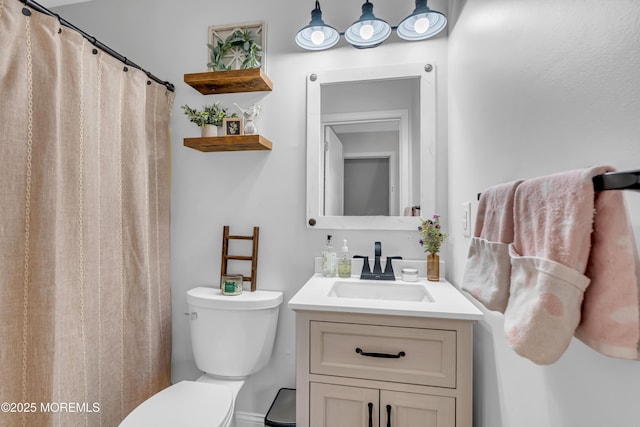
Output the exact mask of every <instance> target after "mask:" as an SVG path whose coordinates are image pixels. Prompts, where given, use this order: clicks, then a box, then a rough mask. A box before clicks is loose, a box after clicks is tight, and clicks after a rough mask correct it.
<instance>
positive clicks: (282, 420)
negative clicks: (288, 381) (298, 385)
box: [264, 388, 296, 427]
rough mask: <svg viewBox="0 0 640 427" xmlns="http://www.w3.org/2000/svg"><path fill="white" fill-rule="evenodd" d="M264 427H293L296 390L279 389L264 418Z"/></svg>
mask: <svg viewBox="0 0 640 427" xmlns="http://www.w3.org/2000/svg"><path fill="white" fill-rule="evenodd" d="M264 425H265V426H271V427H295V425H296V389H295V388H281V389H280V390H278V394H276V398H275V399H274V400H273V403H272V404H271V407H270V408H269V412H267V415H265V417H264Z"/></svg>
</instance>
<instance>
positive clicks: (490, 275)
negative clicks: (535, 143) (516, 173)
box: [462, 181, 522, 313]
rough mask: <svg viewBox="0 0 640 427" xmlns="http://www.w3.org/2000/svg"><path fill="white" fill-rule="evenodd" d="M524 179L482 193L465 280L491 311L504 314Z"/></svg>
mask: <svg viewBox="0 0 640 427" xmlns="http://www.w3.org/2000/svg"><path fill="white" fill-rule="evenodd" d="M521 182H522V181H514V182H510V183H506V184H499V185H496V186H494V187H491V188H488V189H486V190H485V191H483V192H482V195H481V196H480V201H479V202H478V213H477V215H476V224H475V228H474V236H473V237H472V238H471V244H470V246H469V253H468V256H467V261H466V263H465V270H464V276H463V279H462V289H464V290H466V291H467V292H469V293H470V294H471V295H473V296H474V297H475V298H476V299H477V300H478V301H480V302H481V303H482V304H484V305H485V306H486V307H487V308H488V309H489V310H494V311H499V312H501V313H504V310H505V308H506V307H507V301H508V300H509V283H510V280H511V263H510V261H509V243H511V242H513V227H514V225H513V198H514V195H515V191H516V188H517V187H518V185H520V183H521Z"/></svg>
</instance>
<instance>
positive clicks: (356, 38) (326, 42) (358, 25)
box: [296, 0, 447, 50]
mask: <svg viewBox="0 0 640 427" xmlns="http://www.w3.org/2000/svg"><path fill="white" fill-rule="evenodd" d="M446 26H447V17H446V16H444V14H442V13H440V12H437V11H434V10H431V9H429V7H428V6H427V0H416V7H415V9H414V10H413V12H412V13H411V15H409V16H407V17H406V18H405V19H403V20H402V22H400V24H399V25H398V26H397V27H392V26H390V25H389V24H388V23H387V22H386V21H384V20H382V19H379V18H376V16H375V15H374V14H373V3H371V2H370V1H369V0H366V1H365V3H364V4H363V5H362V15H361V16H360V18H359V19H358V20H357V21H356V22H354V23H353V24H351V25H350V26H349V28H347V30H346V31H345V32H344V33H339V32H338V31H337V30H336V29H335V28H333V27H331V26H329V25H326V24H325V23H324V21H323V20H322V11H321V10H320V2H319V1H318V0H316V7H315V8H314V9H313V10H312V11H311V22H309V25H307V26H306V27H304V28H302V29H301V30H300V31H298V34H296V43H297V44H298V46H300V47H301V48H303V49H307V50H324V49H329V48H330V47H333V46H335V45H336V44H337V43H338V41H340V36H341V35H344V38H345V40H346V41H347V42H349V43H350V44H351V45H352V46H353V47H355V48H358V49H366V48H371V47H377V46H380V45H381V44H382V42H384V41H385V40H386V39H387V38H389V36H390V35H391V31H392V30H396V31H397V33H398V37H400V38H401V39H403V40H408V41H414V40H425V39H428V38H430V37H433V36H435V35H436V34H438V33H440V32H441V31H442V30H444V29H445V28H446Z"/></svg>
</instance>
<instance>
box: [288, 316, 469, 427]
mask: <svg viewBox="0 0 640 427" xmlns="http://www.w3.org/2000/svg"><path fill="white" fill-rule="evenodd" d="M473 323H474V321H473V320H458V319H449V318H432V317H412V316H393V315H379V314H363V313H347V312H334V311H306V310H296V340H297V341H296V361H297V362H296V369H297V371H296V388H297V393H296V395H297V401H296V414H297V415H296V417H297V426H298V427H306V426H309V427H471V425H472V415H471V412H472V411H471V405H472V328H473Z"/></svg>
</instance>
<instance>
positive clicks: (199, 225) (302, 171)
mask: <svg viewBox="0 0 640 427" xmlns="http://www.w3.org/2000/svg"><path fill="white" fill-rule="evenodd" d="M360 5H361V3H360V2H349V3H348V4H347V2H343V1H340V0H323V1H322V9H323V12H324V14H323V18H324V19H325V21H326V22H327V23H330V24H332V25H333V26H335V27H336V28H338V29H340V30H343V29H345V28H346V27H347V26H348V25H349V24H351V22H353V21H355V20H356V19H357V18H358V17H359V15H360V13H361V10H360ZM313 6H314V2H313V1H311V0H308V1H291V0H270V1H263V0H242V1H236V2H229V1H222V0H206V1H205V0H181V1H173V0H109V1H107V0H102V1H94V2H91V3H86V4H79V5H74V6H66V7H62V8H59V9H58V10H57V12H58V13H60V14H61V15H62V16H63V17H65V19H67V20H68V21H70V22H72V23H74V24H75V25H76V26H78V27H79V28H82V29H83V30H85V31H87V32H89V33H91V34H93V35H95V36H96V37H97V38H98V39H99V40H101V41H102V42H104V43H105V44H107V45H109V46H110V47H112V48H113V49H115V50H116V51H118V52H120V53H121V54H123V55H125V56H127V57H128V58H130V59H131V60H133V61H134V62H136V63H137V64H140V65H141V66H142V67H144V68H145V69H148V70H150V71H151V72H153V73H154V74H155V75H157V76H158V77H160V78H162V79H166V80H170V81H172V82H173V83H174V84H175V86H176V102H175V107H174V115H173V119H172V121H171V128H172V129H171V155H172V180H171V185H172V194H171V195H172V226H171V232H172V236H171V238H172V247H171V271H172V273H171V282H172V293H173V363H172V365H173V380H174V381H178V380H181V379H195V378H196V377H197V376H198V375H199V372H198V371H197V369H196V367H195V365H194V363H193V358H192V356H191V348H190V345H191V344H190V338H189V330H188V323H187V318H186V317H185V316H184V315H183V314H182V313H183V312H184V311H186V308H187V307H186V303H185V296H184V295H185V292H186V290H188V289H189V288H191V287H194V286H196V285H198V284H209V285H214V284H216V283H217V281H218V277H219V274H220V256H221V255H220V249H221V238H222V227H223V226H224V225H230V226H231V230H232V232H234V233H250V231H251V227H252V226H254V225H256V226H259V227H260V234H261V235H260V259H259V265H258V287H259V288H261V289H274V290H281V291H284V293H285V300H289V299H290V298H291V297H292V296H293V295H294V294H295V292H297V290H298V289H299V288H300V287H301V285H302V284H303V283H304V282H305V281H306V280H307V279H308V278H309V277H310V276H311V274H312V272H313V256H315V255H319V254H320V251H321V248H322V246H323V245H324V241H325V236H326V234H327V230H324V231H322V230H308V229H307V228H306V224H305V179H306V165H305V162H306V141H305V135H306V133H305V120H306V116H305V114H306V107H305V105H306V104H305V93H306V88H305V76H306V75H307V74H308V73H310V72H312V71H318V70H323V69H334V68H342V67H349V68H355V67H369V66H378V65H383V64H397V63H406V62H410V63H415V62H421V61H424V62H425V63H432V64H434V65H436V66H437V71H436V72H437V73H438V74H437V78H438V89H437V96H438V108H439V111H440V112H441V113H439V117H438V126H439V127H438V130H437V132H438V138H439V145H438V163H439V164H440V165H443V166H446V164H447V152H446V137H447V117H446V116H447V115H446V112H447V101H446V100H447V96H446V88H447V63H446V60H447V38H446V37H439V38H437V39H434V40H431V41H425V42H418V43H407V42H400V41H399V39H398V38H397V36H395V34H394V35H392V38H391V39H390V40H388V41H387V42H386V43H385V44H384V45H383V46H381V47H379V48H377V49H370V50H356V49H354V48H352V47H351V46H348V45H342V44H341V47H339V48H337V49H336V48H334V49H332V50H330V51H326V52H317V53H312V52H305V51H303V50H301V49H299V48H298V47H297V46H296V45H295V42H294V41H293V38H294V36H295V33H296V32H297V30H298V29H299V28H301V27H303V26H305V25H307V23H308V22H309V19H310V11H311V9H313ZM430 6H431V7H433V8H435V9H437V10H442V11H444V12H446V11H447V3H446V1H445V0H439V1H433V2H430ZM413 7H414V4H413V2H412V1H410V0H404V1H403V2H402V6H400V5H399V3H398V2H381V1H378V2H375V11H376V14H377V15H379V16H380V17H383V18H385V19H387V20H388V21H389V22H390V23H393V24H395V23H397V22H399V21H400V20H401V19H402V18H404V16H405V15H408V14H409V13H410V12H411V10H413ZM283 11H284V12H283ZM256 20H266V21H267V25H268V31H267V33H268V40H267V55H268V61H267V63H268V64H267V65H268V69H267V73H268V75H269V77H270V78H271V80H272V81H273V83H274V90H273V92H271V93H258V94H236V95H220V96H202V95H200V94H199V93H197V92H196V91H195V90H193V89H192V88H191V87H189V86H187V85H185V84H184V83H183V75H184V74H185V73H195V72H202V71H206V62H207V59H208V57H207V47H206V43H207V27H208V26H210V25H224V24H229V23H239V22H250V21H256ZM215 100H220V101H221V102H222V103H223V104H226V105H229V106H232V103H233V102H238V103H239V104H240V105H249V104H251V103H253V102H256V101H257V102H259V103H260V104H261V105H262V115H261V117H260V118H259V119H258V121H257V126H258V129H259V130H260V133H261V134H263V135H265V136H266V137H267V138H268V139H269V140H271V141H272V142H273V151H271V152H236V153H200V152H198V151H194V150H191V149H188V148H185V147H183V141H182V140H183V138H184V137H192V136H198V133H199V130H198V129H197V128H196V127H194V125H192V124H190V123H188V120H187V119H186V117H185V116H184V115H183V114H182V110H181V109H180V106H181V105H183V104H189V105H190V106H192V107H196V106H197V107H199V106H201V105H203V104H204V103H211V102H213V101H215ZM438 180H439V181H438V185H439V191H438V196H437V201H438V206H439V213H441V214H443V215H444V217H445V218H446V215H447V204H446V192H447V172H446V167H443V168H442V169H441V170H440V171H439V173H438ZM425 214H431V213H425ZM445 225H446V224H445ZM332 234H334V240H335V241H336V242H339V241H341V240H342V239H343V238H346V239H348V240H349V249H350V250H351V251H353V253H357V254H364V255H372V254H373V242H374V241H376V240H380V241H382V243H383V245H382V250H383V255H385V254H386V255H401V256H404V257H405V258H410V259H418V258H419V259H422V258H423V257H424V254H423V252H422V250H421V248H420V247H419V245H418V244H417V240H418V235H417V232H366V231H361V232H356V231H352V232H332ZM293 322H294V315H293V312H292V311H291V310H289V309H288V308H287V306H286V305H283V306H282V310H281V315H280V321H279V325H278V328H279V329H278V335H277V338H276V346H275V350H274V353H273V357H272V361H271V363H270V364H269V365H268V366H267V367H266V368H265V369H264V370H263V371H262V372H260V373H258V374H256V375H255V376H253V377H251V378H250V379H249V380H248V382H247V384H246V385H245V388H244V389H243V391H242V392H241V394H240V396H239V400H238V402H237V409H238V410H240V411H245V412H255V413H265V412H266V411H267V409H268V407H269V404H270V403H271V401H272V400H273V397H274V396H275V393H276V391H277V390H278V389H279V388H280V387H287V386H288V387H293V386H294V384H295V383H294V376H295V372H294V358H295V355H294V323H293Z"/></svg>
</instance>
